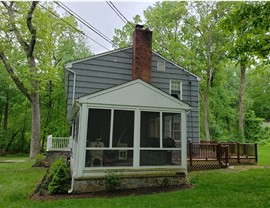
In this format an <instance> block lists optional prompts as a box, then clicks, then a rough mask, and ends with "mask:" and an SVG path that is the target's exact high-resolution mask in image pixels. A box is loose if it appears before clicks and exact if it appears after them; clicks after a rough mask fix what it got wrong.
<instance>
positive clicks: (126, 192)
mask: <svg viewBox="0 0 270 208" xmlns="http://www.w3.org/2000/svg"><path fill="white" fill-rule="evenodd" d="M188 188H192V185H191V184H183V185H181V186H168V187H164V186H158V187H149V188H136V189H122V190H115V191H110V192H108V191H100V192H95V193H87V194H61V195H50V194H49V193H48V192H47V191H46V192H44V193H42V195H40V193H39V192H36V193H34V194H33V195H32V197H31V199H32V200H60V199H80V198H113V197H127V196H140V195H149V194H156V193H166V192H172V191H181V190H185V189H188Z"/></svg>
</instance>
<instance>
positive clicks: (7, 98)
mask: <svg viewBox="0 0 270 208" xmlns="http://www.w3.org/2000/svg"><path fill="white" fill-rule="evenodd" d="M8 103H9V92H8V90H7V92H6V102H5V110H4V125H3V129H4V133H5V134H6V133H7V129H8Z"/></svg>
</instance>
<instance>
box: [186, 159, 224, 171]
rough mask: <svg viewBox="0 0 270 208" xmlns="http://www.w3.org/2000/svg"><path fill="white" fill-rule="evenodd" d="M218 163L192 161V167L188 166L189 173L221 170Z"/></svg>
mask: <svg viewBox="0 0 270 208" xmlns="http://www.w3.org/2000/svg"><path fill="white" fill-rule="evenodd" d="M219 168H220V165H219V162H218V161H207V160H205V161H194V160H193V161H192V166H191V165H190V164H188V171H195V170H212V169H219Z"/></svg>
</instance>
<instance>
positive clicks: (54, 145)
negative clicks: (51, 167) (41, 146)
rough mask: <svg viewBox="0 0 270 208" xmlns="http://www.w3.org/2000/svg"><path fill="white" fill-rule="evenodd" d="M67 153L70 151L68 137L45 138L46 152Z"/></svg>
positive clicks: (50, 136)
mask: <svg viewBox="0 0 270 208" xmlns="http://www.w3.org/2000/svg"><path fill="white" fill-rule="evenodd" d="M55 150H57V151H68V150H70V138H69V137H53V136H52V135H49V136H48V137H47V151H55Z"/></svg>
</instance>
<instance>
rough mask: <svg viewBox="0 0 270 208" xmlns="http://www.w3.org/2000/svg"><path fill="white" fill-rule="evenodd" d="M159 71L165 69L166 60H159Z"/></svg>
mask: <svg viewBox="0 0 270 208" xmlns="http://www.w3.org/2000/svg"><path fill="white" fill-rule="evenodd" d="M157 71H165V61H157Z"/></svg>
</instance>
